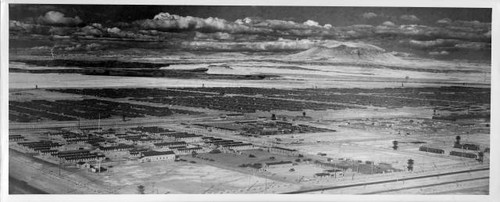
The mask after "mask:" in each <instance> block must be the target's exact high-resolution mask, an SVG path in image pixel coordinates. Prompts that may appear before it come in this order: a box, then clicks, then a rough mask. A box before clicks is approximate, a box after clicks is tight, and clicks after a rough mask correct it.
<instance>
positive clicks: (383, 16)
mask: <svg viewBox="0 0 500 202" xmlns="http://www.w3.org/2000/svg"><path fill="white" fill-rule="evenodd" d="M48 11H60V12H63V13H65V14H66V15H68V16H79V17H80V18H82V19H85V21H86V22H99V23H105V22H106V21H123V22H132V21H134V20H141V19H149V18H152V17H154V16H155V15H156V14H158V13H160V12H168V13H170V14H176V15H180V16H196V17H202V18H208V17H218V18H222V19H226V20H229V21H234V20H237V19H241V18H245V17H261V18H264V19H277V20H292V21H297V22H303V21H306V20H314V21H317V22H319V23H320V24H332V25H333V26H347V25H353V24H366V23H368V24H374V23H377V22H378V23H381V22H380V21H381V20H392V21H394V22H397V21H401V19H399V16H401V15H415V16H417V17H418V18H419V19H420V20H421V22H420V23H422V24H431V23H433V22H435V21H437V20H439V19H443V18H450V19H451V20H466V21H474V20H477V21H480V22H491V9H488V8H484V9H481V8H475V9H470V8H418V7H409V8H399V7H283V6H137V5H134V6H130V5H31V6H26V5H13V6H12V7H11V10H10V16H11V19H16V20H21V19H23V18H28V17H35V18H36V17H38V16H40V15H43V14H44V13H45V12H48ZM369 12H372V13H375V14H377V15H378V16H377V17H375V18H376V19H378V20H375V19H372V20H367V19H365V18H363V17H362V16H363V14H364V13H369Z"/></svg>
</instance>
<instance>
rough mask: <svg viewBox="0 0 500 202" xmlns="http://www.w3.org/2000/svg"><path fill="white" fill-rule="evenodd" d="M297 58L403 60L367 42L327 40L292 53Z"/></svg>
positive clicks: (352, 60)
mask: <svg viewBox="0 0 500 202" xmlns="http://www.w3.org/2000/svg"><path fill="white" fill-rule="evenodd" d="M290 57H291V58H295V59H314V60H318V59H319V60H334V61H345V62H363V61H367V62H384V63H385V62H396V61H399V60H401V59H400V58H398V57H396V56H394V55H393V53H390V52H387V51H386V50H385V49H383V48H380V47H378V46H374V45H371V44H366V43H355V42H340V41H327V42H325V43H323V44H320V45H318V46H315V47H312V48H310V49H308V50H305V51H302V52H299V53H296V54H292V55H290Z"/></svg>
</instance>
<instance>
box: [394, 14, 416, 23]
mask: <svg viewBox="0 0 500 202" xmlns="http://www.w3.org/2000/svg"><path fill="white" fill-rule="evenodd" d="M399 19H401V20H405V21H409V22H418V21H420V19H419V18H418V17H417V16H415V15H402V16H401V17H399Z"/></svg>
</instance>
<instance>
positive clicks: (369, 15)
mask: <svg viewBox="0 0 500 202" xmlns="http://www.w3.org/2000/svg"><path fill="white" fill-rule="evenodd" d="M361 16H362V17H363V18H365V19H372V18H376V17H377V16H378V15H377V14H376V13H373V12H367V13H363V14H362V15H361Z"/></svg>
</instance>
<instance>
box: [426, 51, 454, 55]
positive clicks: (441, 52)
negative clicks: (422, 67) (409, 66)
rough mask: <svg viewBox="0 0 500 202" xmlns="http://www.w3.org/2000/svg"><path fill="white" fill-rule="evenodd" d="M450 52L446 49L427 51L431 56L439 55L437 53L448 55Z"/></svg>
mask: <svg viewBox="0 0 500 202" xmlns="http://www.w3.org/2000/svg"><path fill="white" fill-rule="evenodd" d="M449 54H450V52H448V51H431V52H429V55H432V56H439V55H449Z"/></svg>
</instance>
